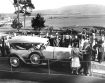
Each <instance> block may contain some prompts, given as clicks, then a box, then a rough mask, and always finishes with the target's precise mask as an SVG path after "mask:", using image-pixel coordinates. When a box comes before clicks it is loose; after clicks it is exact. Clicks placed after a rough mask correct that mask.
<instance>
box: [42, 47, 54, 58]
mask: <svg viewBox="0 0 105 83" xmlns="http://www.w3.org/2000/svg"><path fill="white" fill-rule="evenodd" d="M42 53H43V56H44V57H45V59H54V47H52V46H47V47H46V48H45V49H44V50H42Z"/></svg>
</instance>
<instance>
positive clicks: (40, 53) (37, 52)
mask: <svg viewBox="0 0 105 83" xmlns="http://www.w3.org/2000/svg"><path fill="white" fill-rule="evenodd" d="M33 53H34V54H38V55H39V56H40V58H41V59H44V56H43V54H42V52H41V51H35V52H31V53H30V54H29V58H30V56H31V55H32V54H33Z"/></svg>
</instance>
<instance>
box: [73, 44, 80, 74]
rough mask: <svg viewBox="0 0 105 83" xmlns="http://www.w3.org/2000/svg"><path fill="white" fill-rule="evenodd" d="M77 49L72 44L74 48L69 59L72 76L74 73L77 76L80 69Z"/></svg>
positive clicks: (75, 45)
mask: <svg viewBox="0 0 105 83" xmlns="http://www.w3.org/2000/svg"><path fill="white" fill-rule="evenodd" d="M79 53H80V51H79V48H77V44H74V48H73V49H72V59H71V68H72V74H74V71H75V73H76V74H78V69H79V68H80V59H79Z"/></svg>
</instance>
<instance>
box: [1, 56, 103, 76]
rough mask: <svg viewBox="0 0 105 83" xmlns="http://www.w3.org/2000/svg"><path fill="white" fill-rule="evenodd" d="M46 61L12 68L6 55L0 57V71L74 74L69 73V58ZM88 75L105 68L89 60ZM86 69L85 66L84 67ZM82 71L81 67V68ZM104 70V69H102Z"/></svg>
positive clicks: (85, 62)
mask: <svg viewBox="0 0 105 83" xmlns="http://www.w3.org/2000/svg"><path fill="white" fill-rule="evenodd" d="M46 62H47V63H43V64H40V65H32V64H22V65H20V66H19V67H18V68H14V67H12V66H10V64H9V58H8V57H0V71H8V72H24V73H25V72H26V73H27V72H28V73H38V74H39V73H40V74H49V75H74V74H72V73H71V71H72V68H71V66H70V64H71V61H70V60H63V61H58V60H46ZM87 63H89V62H88V61H81V67H82V66H83V64H85V65H84V66H85V67H86V65H87ZM90 63H91V64H90V67H89V68H90V76H94V75H93V74H94V73H95V72H96V71H94V70H97V69H102V68H103V70H104V69H105V67H101V66H100V65H99V66H97V65H96V62H94V61H91V62H90ZM85 69H86V68H85ZM81 71H83V69H82V70H81ZM104 72H105V71H104Z"/></svg>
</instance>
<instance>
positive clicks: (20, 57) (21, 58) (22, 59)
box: [9, 53, 26, 63]
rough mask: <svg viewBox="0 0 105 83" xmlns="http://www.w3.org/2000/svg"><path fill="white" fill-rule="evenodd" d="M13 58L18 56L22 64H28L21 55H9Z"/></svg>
mask: <svg viewBox="0 0 105 83" xmlns="http://www.w3.org/2000/svg"><path fill="white" fill-rule="evenodd" d="M11 56H17V57H19V59H20V60H21V61H22V62H24V63H26V61H25V60H24V58H23V57H22V56H20V55H17V54H15V53H12V54H10V55H9V57H11Z"/></svg>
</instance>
